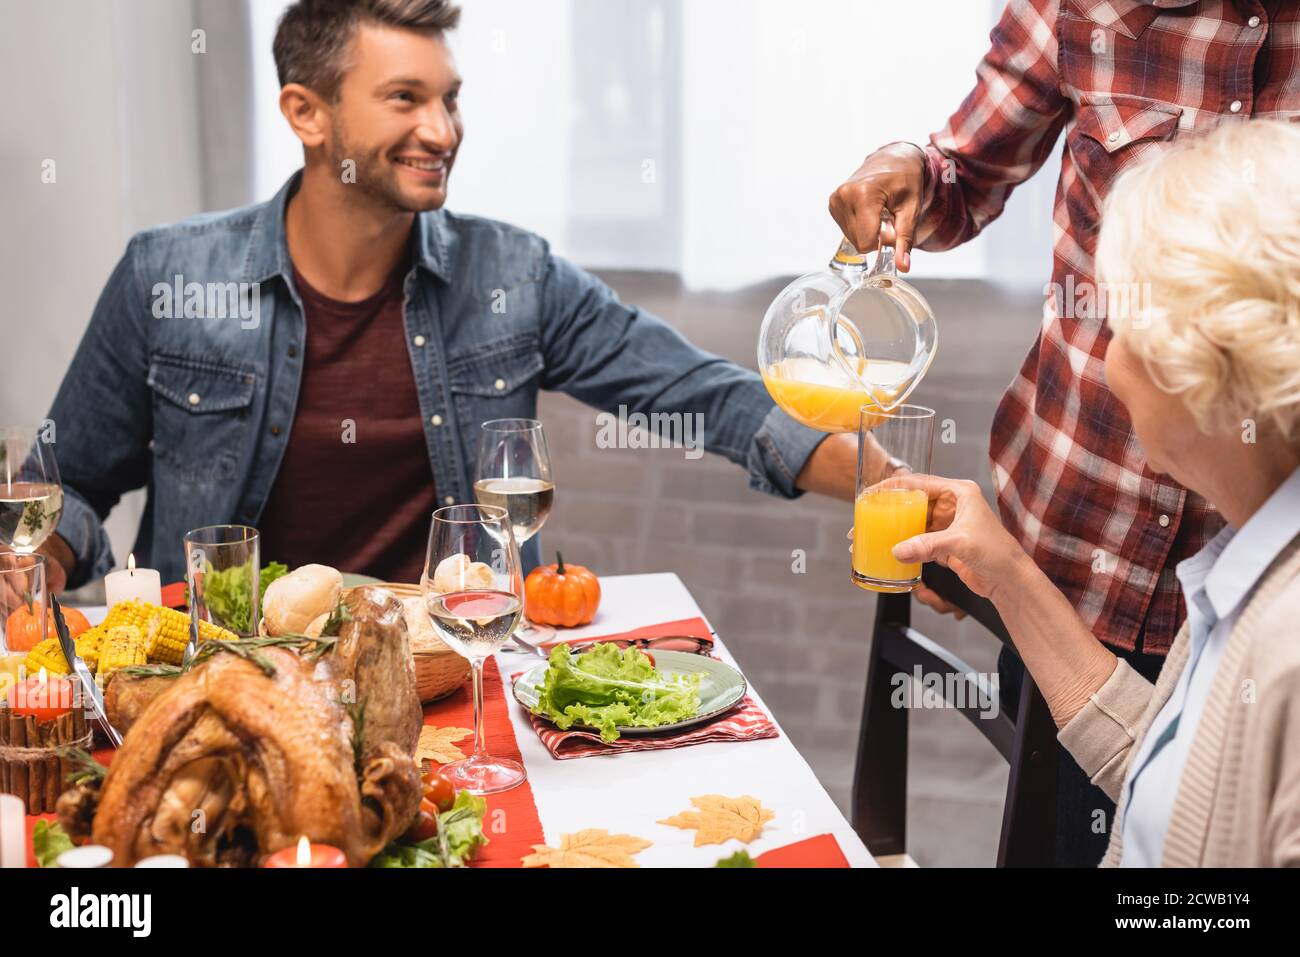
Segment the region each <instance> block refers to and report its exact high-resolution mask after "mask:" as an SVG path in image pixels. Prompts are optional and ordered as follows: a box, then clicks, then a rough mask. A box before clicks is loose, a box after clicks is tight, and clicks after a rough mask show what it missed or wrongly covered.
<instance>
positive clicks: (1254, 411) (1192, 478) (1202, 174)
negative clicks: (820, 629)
mask: <svg viewBox="0 0 1300 957" xmlns="http://www.w3.org/2000/svg"><path fill="white" fill-rule="evenodd" d="M1297 157H1300V125H1295V124H1283V123H1272V122H1260V123H1244V122H1242V123H1232V124H1231V125H1227V126H1223V127H1220V128H1219V129H1218V130H1217V131H1215V132H1213V133H1211V134H1208V135H1206V136H1204V137H1200V138H1197V139H1194V140H1192V141H1190V142H1189V143H1186V144H1180V145H1178V146H1176V147H1173V148H1172V149H1171V150H1170V151H1169V152H1167V153H1164V154H1163V155H1160V156H1158V157H1157V158H1155V159H1154V160H1152V161H1151V162H1149V163H1147V164H1144V165H1143V166H1141V167H1139V168H1137V169H1135V170H1133V171H1132V172H1131V173H1129V174H1127V175H1125V176H1124V177H1122V178H1121V180H1120V181H1119V182H1118V183H1117V184H1116V186H1115V187H1114V189H1113V191H1112V193H1111V195H1110V198H1109V201H1108V204H1107V206H1108V208H1107V210H1106V214H1105V217H1104V219H1103V222H1104V224H1105V225H1104V226H1103V228H1102V233H1101V237H1100V242H1099V248H1098V256H1097V258H1098V266H1099V272H1100V275H1101V276H1102V278H1103V282H1104V284H1105V285H1106V286H1107V287H1108V289H1109V291H1110V292H1111V294H1112V305H1114V304H1115V303H1117V302H1120V301H1121V299H1117V298H1115V297H1114V291H1115V288H1116V287H1117V286H1119V287H1124V288H1132V287H1128V286H1127V285H1126V284H1133V283H1136V284H1138V285H1137V287H1136V288H1137V289H1139V290H1142V291H1143V295H1141V296H1137V297H1133V296H1129V297H1127V300H1126V302H1124V304H1123V307H1122V309H1121V310H1120V311H1118V312H1115V311H1113V310H1112V313H1113V314H1112V315H1110V316H1109V317H1108V324H1109V327H1110V329H1111V332H1112V339H1111V342H1110V345H1109V348H1108V352H1107V355H1106V378H1107V380H1108V382H1109V384H1110V387H1111V389H1112V390H1113V391H1114V392H1115V394H1116V395H1117V396H1118V397H1119V399H1120V400H1121V401H1122V402H1123V403H1124V405H1125V406H1126V408H1127V409H1128V411H1129V414H1130V416H1131V417H1132V420H1133V429H1134V432H1135V434H1136V435H1137V437H1138V439H1139V441H1140V442H1141V444H1142V448H1143V450H1144V452H1145V456H1146V460H1147V463H1148V465H1149V466H1150V469H1151V470H1152V471H1154V472H1157V473H1164V474H1168V475H1171V476H1172V477H1173V478H1175V479H1177V480H1178V482H1180V483H1181V484H1182V485H1184V486H1186V487H1187V488H1189V489H1193V490H1195V491H1197V492H1199V493H1200V494H1201V495H1203V496H1205V498H1206V499H1208V500H1209V501H1210V502H1212V503H1213V504H1214V505H1215V506H1216V507H1217V508H1218V510H1219V511H1220V512H1221V513H1222V515H1223V516H1224V518H1225V519H1226V520H1227V522H1228V525H1227V527H1225V528H1224V530H1223V531H1222V532H1221V533H1220V534H1219V535H1218V536H1217V537H1216V538H1214V539H1213V540H1212V541H1211V542H1210V544H1209V545H1208V546H1207V547H1206V548H1205V549H1204V550H1202V551H1201V552H1200V553H1198V554H1197V555H1195V556H1194V557H1192V558H1190V559H1188V560H1186V561H1184V562H1182V563H1181V564H1179V565H1178V568H1177V574H1178V577H1179V580H1180V581H1181V583H1182V587H1183V593H1184V596H1185V598H1186V603H1187V622H1186V624H1185V625H1184V627H1183V629H1182V631H1181V632H1180V633H1179V635H1178V638H1177V640H1176V641H1175V643H1174V646H1173V648H1172V649H1171V651H1170V654H1169V659H1168V661H1167V663H1166V664H1165V667H1164V670H1163V671H1162V672H1161V674H1160V677H1159V679H1158V681H1157V682H1156V683H1155V685H1154V686H1153V685H1152V684H1151V683H1150V682H1148V681H1147V680H1146V679H1145V678H1143V677H1142V676H1140V675H1139V674H1138V673H1137V672H1135V671H1134V670H1133V669H1132V668H1130V667H1129V666H1128V664H1127V663H1125V662H1123V661H1121V660H1118V659H1117V658H1116V657H1115V655H1113V654H1112V653H1111V652H1110V651H1109V650H1107V649H1106V648H1105V647H1104V646H1103V645H1102V644H1101V643H1100V642H1099V641H1097V639H1096V638H1094V637H1093V636H1092V635H1091V634H1090V633H1089V632H1088V630H1087V629H1086V628H1085V627H1084V626H1083V624H1082V623H1081V621H1080V620H1079V618H1078V617H1077V616H1076V615H1075V612H1074V610H1073V608H1072V607H1071V606H1070V604H1069V602H1068V601H1067V600H1066V599H1065V597H1064V596H1063V595H1062V594H1061V593H1060V592H1059V591H1057V590H1056V588H1055V587H1053V585H1052V584H1051V583H1050V582H1049V581H1048V580H1047V578H1046V577H1045V576H1044V575H1043V574H1042V572H1040V571H1039V570H1038V569H1037V568H1036V567H1035V566H1034V564H1033V562H1032V561H1031V560H1030V559H1029V558H1028V557H1027V556H1026V555H1025V553H1024V552H1023V551H1021V549H1020V547H1019V546H1018V545H1017V543H1016V542H1015V541H1014V540H1013V539H1012V538H1011V536H1010V535H1008V534H1007V532H1006V531H1004V530H1003V528H1002V526H1001V524H1000V523H999V522H998V519H997V518H996V516H995V515H994V513H993V511H992V510H991V509H990V508H989V506H988V505H987V504H986V503H985V501H984V499H983V497H982V496H981V494H980V491H979V488H978V486H976V485H974V484H973V483H969V482H957V481H950V480H946V479H941V478H935V477H931V476H912V477H908V478H904V479H895V480H891V482H890V483H888V484H894V485H903V486H907V487H913V488H921V489H925V490H926V491H927V492H929V493H930V496H931V500H932V505H933V509H932V511H933V517H932V520H931V523H930V528H929V530H928V532H927V533H926V534H924V535H920V536H917V537H916V538H913V539H910V540H909V541H907V542H904V543H902V544H900V545H899V546H897V547H896V548H895V550H894V552H895V555H896V556H897V557H898V558H899V559H901V560H903V561H938V562H942V563H944V564H946V565H949V566H951V567H952V568H953V569H954V570H955V571H956V572H957V573H958V574H959V575H960V576H961V578H962V580H963V581H965V582H966V584H967V585H969V586H970V587H971V588H972V589H973V590H975V591H976V592H978V593H980V594H982V595H986V596H987V597H989V598H990V599H991V600H992V601H993V603H994V604H995V605H996V606H997V608H998V611H999V612H1000V613H1001V615H1002V618H1003V620H1004V621H1005V622H1006V625H1007V628H1008V630H1009V631H1010V633H1011V635H1012V637H1013V638H1014V640H1015V643H1016V648H1017V650H1018V651H1019V652H1020V656H1021V658H1022V659H1023V660H1024V663H1025V665H1026V667H1027V668H1028V669H1029V671H1030V673H1031V674H1032V675H1033V677H1034V680H1035V681H1036V682H1037V684H1038V687H1039V688H1040V689H1041V691H1042V693H1043V695H1044V697H1045V698H1046V700H1047V703H1048V706H1049V707H1050V709H1051V712H1052V716H1053V718H1054V719H1055V720H1056V723H1057V726H1058V728H1059V729H1060V733H1059V738H1060V741H1061V743H1062V744H1063V745H1064V746H1065V747H1066V749H1067V750H1068V751H1069V752H1070V753H1071V754H1072V755H1073V756H1074V758H1075V759H1076V760H1077V761H1078V762H1079V764H1080V766H1081V767H1082V768H1083V769H1084V770H1085V771H1086V772H1087V773H1088V775H1089V776H1090V777H1091V778H1092V780H1093V782H1094V783H1096V784H1098V785H1099V786H1101V787H1102V788H1103V790H1105V791H1106V793H1107V794H1108V795H1109V796H1110V797H1111V798H1112V799H1114V800H1115V801H1116V802H1117V804H1118V810H1117V813H1116V819H1115V821H1114V822H1113V825H1112V827H1111V834H1110V846H1109V848H1108V850H1107V854H1106V857H1105V860H1104V861H1103V866H1105V865H1121V866H1154V865H1159V864H1163V865H1171V866H1198V865H1204V866H1286V865H1292V866H1294V865H1300V175H1298V174H1297V169H1300V167H1297V166H1296V162H1297V159H1296V158H1297ZM1129 478H1130V479H1131V481H1133V482H1141V481H1144V479H1143V476H1141V475H1136V474H1135V475H1132V476H1129ZM1137 518H1138V519H1148V518H1151V516H1137ZM1101 565H1106V567H1105V568H1104V569H1103V570H1099V571H1098V572H1097V574H1119V575H1122V574H1124V569H1123V568H1122V567H1120V568H1118V569H1116V568H1114V567H1111V565H1109V564H1106V563H1104V562H1099V567H1100V566H1101Z"/></svg>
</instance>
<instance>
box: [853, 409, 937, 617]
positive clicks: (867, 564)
mask: <svg viewBox="0 0 1300 957" xmlns="http://www.w3.org/2000/svg"><path fill="white" fill-rule="evenodd" d="M934 416H935V412H934V409H927V408H925V407H924V406H919V405H900V406H898V408H896V409H894V410H893V411H892V412H881V411H880V410H879V408H878V407H875V406H863V407H862V409H861V412H860V420H859V425H858V484H857V489H858V493H857V497H856V499H855V500H854V503H853V583H854V584H855V585H857V586H858V587H859V588H865V589H867V590H868V591H876V592H909V591H911V590H912V589H914V588H916V586H917V585H919V584H921V565H920V564H919V563H916V564H906V563H904V562H900V561H898V559H896V558H894V554H893V548H894V546H895V545H897V544H898V543H899V542H902V541H906V540H907V539H909V538H911V537H913V536H914V535H920V534H921V533H923V532H924V531H925V522H926V515H927V510H928V505H929V497H928V496H927V495H926V494H925V492H922V491H918V490H915V489H901V488H900V489H873V486H875V485H876V484H877V483H879V482H882V481H884V480H885V479H887V478H889V477H890V476H891V475H893V474H895V472H896V471H897V470H898V468H899V467H900V464H901V465H904V466H906V467H907V468H908V469H909V470H910V471H912V472H923V473H928V472H929V471H930V458H931V455H932V453H933V451H934Z"/></svg>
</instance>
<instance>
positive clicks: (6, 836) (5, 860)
mask: <svg viewBox="0 0 1300 957" xmlns="http://www.w3.org/2000/svg"><path fill="white" fill-rule="evenodd" d="M26 814H27V806H26V805H25V804H23V799H22V798H20V797H15V796H14V795H12V794H0V867H26V866H27V818H26Z"/></svg>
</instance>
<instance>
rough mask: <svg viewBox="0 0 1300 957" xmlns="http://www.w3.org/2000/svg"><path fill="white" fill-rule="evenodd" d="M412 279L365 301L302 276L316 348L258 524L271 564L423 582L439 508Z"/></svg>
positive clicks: (311, 343)
mask: <svg viewBox="0 0 1300 957" xmlns="http://www.w3.org/2000/svg"><path fill="white" fill-rule="evenodd" d="M405 275H406V269H405V268H404V267H403V268H400V269H398V270H397V271H396V272H395V273H394V274H393V277H392V278H391V279H390V280H389V281H388V283H387V284H386V285H385V286H384V288H383V289H381V290H380V291H379V292H378V293H376V294H375V295H373V296H371V297H370V298H369V299H365V300H363V301H361V302H337V301H336V300H333V299H329V298H327V297H326V296H324V295H322V294H321V293H319V292H317V291H316V290H315V289H313V288H312V287H311V286H310V285H308V284H307V282H306V281H305V280H304V279H303V278H302V276H301V275H298V276H297V277H296V284H297V287H298V292H299V294H300V295H301V296H302V305H303V311H304V313H305V318H306V324H307V342H306V350H305V354H304V355H303V357H302V359H303V370H302V385H301V388H300V391H299V394H298V409H297V413H296V414H295V417H294V421H293V425H292V428H291V429H290V431H289V436H288V443H289V444H288V447H287V448H286V449H285V453H284V461H283V462H282V463H281V465H280V473H279V475H278V476H277V477H276V480H275V486H274V488H272V490H271V497H270V499H269V500H268V501H267V503H266V508H265V509H264V511H263V513H262V519H261V522H260V523H259V525H258V529H259V531H260V532H261V535H262V548H261V551H262V562H263V563H264V564H265V563H266V562H270V561H279V562H284V563H285V564H286V565H288V566H289V567H290V568H296V567H297V566H299V565H305V564H308V563H310V562H318V563H320V564H323V565H333V566H334V567H335V568H338V569H339V570H340V571H350V572H361V573H363V574H366V575H375V576H377V577H379V578H381V579H383V580H385V581H396V582H418V581H419V580H420V573H421V572H422V571H423V569H424V559H425V549H426V546H427V544H428V538H429V515H430V513H431V512H433V510H434V509H435V508H437V507H438V506H437V494H436V490H435V488H434V480H433V474H432V470H431V469H430V467H429V451H428V446H427V445H426V444H425V439H424V423H423V416H422V415H421V413H420V401H419V396H418V394H417V393H416V389H415V375H414V373H413V372H412V371H411V362H410V359H409V357H408V353H407V349H406V332H405V328H404V326H403V322H402V298H403V296H402V282H403V279H404V277H405Z"/></svg>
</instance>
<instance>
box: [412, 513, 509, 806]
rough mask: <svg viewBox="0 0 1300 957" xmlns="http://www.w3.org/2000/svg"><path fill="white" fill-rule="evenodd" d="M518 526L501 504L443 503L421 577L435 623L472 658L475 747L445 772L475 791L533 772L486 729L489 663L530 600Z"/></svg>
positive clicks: (491, 789)
mask: <svg viewBox="0 0 1300 957" xmlns="http://www.w3.org/2000/svg"><path fill="white" fill-rule="evenodd" d="M510 526H511V522H510V514H509V513H508V512H507V511H506V510H505V509H504V508H499V507H497V506H494V505H450V506H448V507H447V508H440V509H438V510H437V511H436V512H434V513H433V522H432V524H431V525H430V528H429V552H428V558H427V560H426V561H425V565H424V574H423V575H422V576H421V578H420V593H421V595H422V596H423V597H424V607H425V609H426V610H427V611H428V613H429V620H430V622H431V623H432V624H433V630H434V631H435V632H436V633H437V635H438V637H439V638H441V639H442V640H443V641H445V642H446V643H447V645H448V646H449V647H450V648H451V649H452V651H454V652H456V654H458V655H461V656H462V657H464V658H468V659H469V663H470V672H471V675H472V678H473V687H474V753H473V754H471V755H470V756H469V757H468V758H466V759H465V760H464V761H457V762H456V763H454V764H449V765H446V766H445V767H443V768H442V771H441V773H442V775H443V777H445V778H447V779H448V780H449V781H451V783H452V784H454V785H455V786H456V787H457V788H459V789H461V790H465V791H469V792H470V793H471V794H492V793H494V792H497V791H505V790H508V789H510V788H512V787H515V786H517V785H519V784H522V783H523V782H524V781H526V780H527V779H528V774H527V772H525V771H524V766H523V765H522V764H520V763H519V762H518V761H514V760H512V759H510V758H499V757H494V756H493V755H491V754H489V753H488V752H487V747H486V744H485V741H484V730H483V663H484V662H485V661H486V660H487V658H488V656H489V655H491V654H492V653H493V652H495V651H497V650H498V649H500V648H501V647H502V645H504V644H505V643H506V642H507V641H509V640H510V636H511V635H512V634H513V633H514V630H515V628H517V627H518V626H519V619H520V618H521V617H522V614H523V608H524V581H523V576H522V575H521V574H520V569H519V547H518V546H517V545H516V544H515V538H514V534H513V533H512V531H511V527H510Z"/></svg>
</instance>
